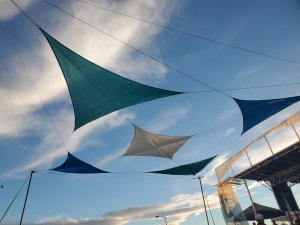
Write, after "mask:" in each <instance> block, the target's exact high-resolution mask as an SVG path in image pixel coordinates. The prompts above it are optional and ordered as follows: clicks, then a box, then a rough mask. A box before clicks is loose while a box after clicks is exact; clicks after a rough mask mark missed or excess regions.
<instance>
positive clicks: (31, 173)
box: [20, 171, 34, 225]
mask: <svg viewBox="0 0 300 225" xmlns="http://www.w3.org/2000/svg"><path fill="white" fill-rule="evenodd" d="M33 173H34V171H31V172H30V178H29V183H28V188H27V192H26V197H25V202H24V206H23V210H22V215H21V220H20V225H22V220H23V216H24V212H25V207H26V202H27V197H28V193H29V188H30V184H31V179H32V175H33Z"/></svg>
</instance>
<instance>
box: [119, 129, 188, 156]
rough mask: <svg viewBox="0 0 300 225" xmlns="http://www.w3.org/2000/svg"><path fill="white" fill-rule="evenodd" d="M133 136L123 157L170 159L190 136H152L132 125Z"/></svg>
mask: <svg viewBox="0 0 300 225" xmlns="http://www.w3.org/2000/svg"><path fill="white" fill-rule="evenodd" d="M134 128H135V134H134V137H133V140H132V142H131V145H130V146H129V148H128V150H127V152H126V153H125V154H124V156H153V157H164V158H169V159H172V157H173V156H174V154H175V153H176V152H177V151H178V150H179V149H180V148H181V146H183V145H184V144H185V142H187V141H188V140H189V139H190V138H191V137H192V135H191V136H164V135H159V134H153V133H150V132H148V131H145V130H143V129H141V128H139V127H137V126H135V125H134Z"/></svg>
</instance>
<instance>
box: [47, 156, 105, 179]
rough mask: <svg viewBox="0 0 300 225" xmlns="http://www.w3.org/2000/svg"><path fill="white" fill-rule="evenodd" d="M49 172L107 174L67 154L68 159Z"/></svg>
mask: <svg viewBox="0 0 300 225" xmlns="http://www.w3.org/2000/svg"><path fill="white" fill-rule="evenodd" d="M51 170H54V171H59V172H63V173H83V174H88V173H109V172H107V171H104V170H100V169H98V168H96V167H94V166H92V165H90V164H88V163H86V162H83V161H81V160H80V159H78V158H76V157H75V156H73V155H72V154H71V153H69V152H68V157H67V159H66V161H65V162H64V163H63V164H61V165H60V166H58V167H56V168H53V169H51Z"/></svg>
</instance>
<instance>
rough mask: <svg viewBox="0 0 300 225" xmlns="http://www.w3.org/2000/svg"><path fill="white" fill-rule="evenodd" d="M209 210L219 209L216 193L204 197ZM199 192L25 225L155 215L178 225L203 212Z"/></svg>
mask: <svg viewBox="0 0 300 225" xmlns="http://www.w3.org/2000/svg"><path fill="white" fill-rule="evenodd" d="M206 197H207V200H208V202H209V206H210V209H215V208H219V198H218V195H217V194H216V193H213V194H209V195H207V196H206ZM199 202H202V195H201V193H200V192H197V193H194V194H181V195H177V196H174V197H172V198H171V200H170V202H169V203H166V204H157V205H149V206H137V207H129V208H125V209H120V210H117V211H113V212H108V213H105V214H103V215H102V217H101V218H94V219H91V218H82V219H74V218H70V217H65V218H64V217H54V218H52V219H51V218H47V219H44V220H41V222H39V223H26V225H102V224H103V225H125V224H128V223H129V222H133V221H142V220H157V219H158V218H156V216H157V215H164V216H166V217H167V219H168V224H171V225H180V224H181V223H182V222H183V221H186V219H187V218H188V217H190V216H193V215H194V216H195V215H199V214H200V213H203V212H204V206H203V205H202V204H199Z"/></svg>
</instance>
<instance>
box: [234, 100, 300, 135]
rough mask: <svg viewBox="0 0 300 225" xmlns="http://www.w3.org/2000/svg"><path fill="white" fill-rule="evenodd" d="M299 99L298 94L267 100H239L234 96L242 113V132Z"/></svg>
mask: <svg viewBox="0 0 300 225" xmlns="http://www.w3.org/2000/svg"><path fill="white" fill-rule="evenodd" d="M299 100H300V96H295V97H289V98H279V99H269V100H241V99H236V98H234V101H235V102H236V103H237V104H238V106H239V108H240V110H241V113H242V115H243V131H242V134H243V133H245V132H246V131H248V130H250V129H251V128H252V127H254V126H256V125H257V124H259V123H260V122H262V121H264V120H266V119H268V118H269V117H271V116H273V115H275V114H276V113H278V112H279V111H281V110H283V109H285V108H287V107H288V106H290V105H292V104H294V103H296V102H298V101H299Z"/></svg>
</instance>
